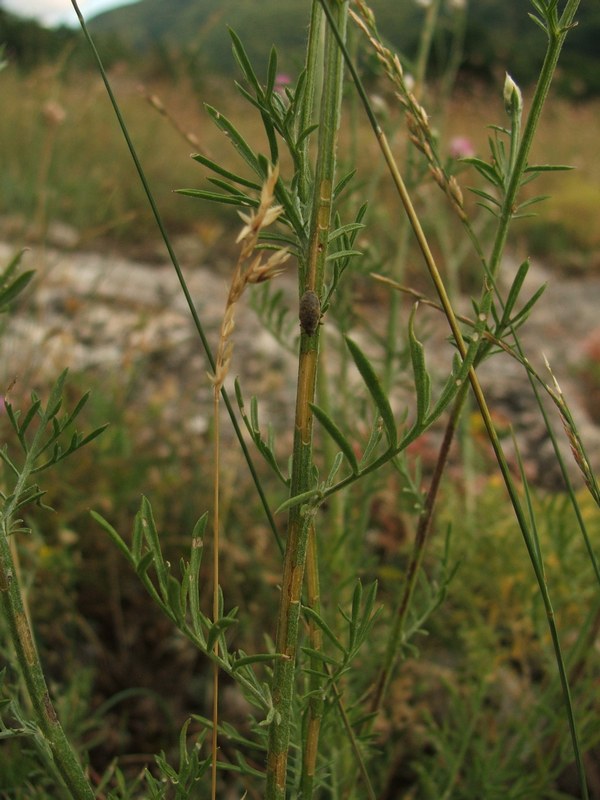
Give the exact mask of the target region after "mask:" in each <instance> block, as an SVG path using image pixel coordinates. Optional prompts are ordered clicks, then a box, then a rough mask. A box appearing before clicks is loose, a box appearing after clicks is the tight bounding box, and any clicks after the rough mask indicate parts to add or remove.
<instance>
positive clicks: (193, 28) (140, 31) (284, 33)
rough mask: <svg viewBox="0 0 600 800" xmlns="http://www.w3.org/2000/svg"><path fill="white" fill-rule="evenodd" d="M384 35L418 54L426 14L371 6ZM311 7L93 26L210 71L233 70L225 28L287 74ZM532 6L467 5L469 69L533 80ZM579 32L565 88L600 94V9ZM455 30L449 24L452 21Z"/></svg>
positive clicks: (146, 10) (132, 9)
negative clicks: (174, 50) (173, 52)
mask: <svg viewBox="0 0 600 800" xmlns="http://www.w3.org/2000/svg"><path fill="white" fill-rule="evenodd" d="M371 6H372V8H373V10H374V11H375V13H376V16H377V20H378V25H379V29H380V31H382V32H385V36H386V37H387V38H388V39H389V41H390V42H392V43H393V44H394V45H395V46H396V47H398V48H399V49H400V50H401V51H402V52H404V53H406V54H412V53H414V52H415V50H416V46H417V41H418V37H419V30H420V25H421V22H422V19H423V13H424V12H423V9H422V8H419V7H418V6H417V4H416V3H414V2H404V3H401V2H399V0H372V2H371ZM308 8H309V2H308V0H303V1H302V2H301V1H300V0H261V2H260V3H258V2H247V0H169V2H168V3H165V2H164V0H139V2H137V3H135V4H133V5H128V6H123V7H121V8H117V9H114V10H112V11H107V12H105V13H103V14H100V15H98V16H97V17H95V18H94V19H93V20H91V23H90V25H91V27H92V29H93V30H95V31H97V32H105V33H110V34H113V35H116V36H117V37H119V39H121V40H122V41H123V42H125V43H128V44H131V45H132V46H133V47H135V48H136V49H138V50H148V49H151V48H153V47H156V46H157V43H159V42H160V45H159V46H161V47H165V46H168V47H182V48H184V49H185V50H187V51H188V53H193V54H195V56H196V57H197V58H199V59H200V61H199V63H200V64H201V65H202V66H203V67H204V68H206V69H210V70H213V71H218V72H230V71H231V70H232V69H233V67H234V62H233V59H232V56H231V46H230V40H229V36H228V35H227V26H231V27H233V28H234V29H235V30H236V32H237V33H238V34H239V35H240V36H241V37H242V40H243V41H244V45H245V47H246V49H247V51H248V54H249V55H250V57H251V58H252V59H253V61H255V62H256V63H257V64H258V65H260V64H263V65H264V64H266V61H267V59H268V54H269V50H270V48H271V45H272V44H275V45H276V46H277V48H278V50H279V55H280V61H281V64H282V67H283V68H285V69H293V68H294V67H296V66H299V65H300V64H301V63H302V60H303V47H304V44H305V39H306V27H307V24H308ZM532 10H533V6H532V5H531V4H530V3H529V2H527V0H475V2H471V3H470V4H469V14H468V24H467V29H466V34H465V58H464V63H463V68H464V69H466V70H469V71H471V72H476V73H478V74H480V75H481V76H482V77H490V76H491V75H493V74H495V73H498V72H500V74H503V73H504V71H505V70H506V69H509V70H510V72H511V74H513V75H514V76H515V78H516V79H517V80H519V81H522V82H523V83H527V82H529V81H531V80H533V79H534V78H535V76H536V73H537V69H538V67H539V64H540V63H541V59H542V57H543V53H544V47H545V41H544V35H543V33H542V31H540V30H539V28H538V27H537V26H536V25H534V24H533V23H532V22H531V20H529V19H528V17H527V13H528V12H529V11H532ZM578 18H579V23H580V24H579V27H578V29H576V30H575V31H573V32H572V33H571V34H570V36H569V38H568V39H567V45H566V47H565V51H564V58H563V62H562V64H563V67H562V76H563V84H564V85H565V86H566V88H567V89H570V91H571V92H574V93H580V94H585V93H588V92H593V93H596V92H599V91H600V69H599V68H598V67H599V62H600V47H599V46H598V41H600V3H598V2H596V3H589V2H587V3H586V2H583V3H582V4H581V8H580V12H579V17H578ZM446 22H447V23H449V17H446ZM443 27H444V26H443V25H442V29H441V31H440V34H439V36H438V41H437V42H436V46H435V48H434V53H435V54H436V57H437V59H438V61H439V62H442V63H443V60H444V57H445V56H444V53H445V50H446V49H447V43H448V33H447V32H446V33H444V29H443Z"/></svg>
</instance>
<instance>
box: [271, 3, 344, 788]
mask: <svg viewBox="0 0 600 800" xmlns="http://www.w3.org/2000/svg"><path fill="white" fill-rule="evenodd" d="M332 8H333V11H332V13H333V14H334V17H335V21H336V29H338V30H341V31H345V28H346V20H347V13H348V6H347V2H342V3H340V2H337V0H336V2H334V3H333V4H332ZM324 63H325V67H324V78H323V92H322V96H321V114H320V125H319V135H318V155H317V165H316V169H315V178H314V189H313V199H312V213H311V225H310V239H309V246H308V247H309V250H308V257H307V261H306V264H305V265H302V264H301V268H300V272H299V292H300V296H302V295H303V294H304V292H306V291H314V292H316V294H317V295H318V296H321V293H322V288H323V279H324V272H325V260H326V257H327V242H328V236H329V228H330V221H331V204H332V191H333V185H334V183H333V182H334V177H335V151H336V142H337V135H338V127H339V118H340V107H341V95H342V78H343V59H342V56H341V53H340V51H339V48H338V47H337V45H336V42H335V39H334V36H333V34H332V31H331V28H330V27H328V28H327V30H326V35H325V62H324ZM319 336H320V333H319V327H318V326H317V330H316V331H315V332H314V333H312V334H310V335H309V334H307V333H306V332H304V331H302V334H301V337H300V353H299V358H298V385H297V390H296V412H295V428H294V450H293V457H292V475H291V485H290V496H292V497H295V496H296V495H298V494H301V493H303V492H306V491H307V490H309V489H310V488H311V487H312V485H313V481H314V477H313V459H312V432H313V416H312V411H311V409H310V404H311V403H313V402H314V398H315V390H316V377H317V363H318V352H319ZM313 524H314V510H311V509H308V510H307V509H305V508H304V507H303V506H298V505H296V506H293V507H292V508H291V509H290V513H289V518H288V533H287V542H286V551H285V557H284V565H283V579H282V588H281V600H280V606H279V615H278V622H277V636H276V642H275V648H276V651H277V652H278V653H281V654H283V655H284V656H285V659H282V660H281V661H278V662H277V663H276V664H275V667H274V673H273V683H272V695H273V706H274V711H275V714H274V719H273V721H272V723H271V726H270V730H269V749H268V755H267V783H266V793H265V798H266V800H283V798H284V797H285V793H286V783H287V760H288V749H289V741H290V725H291V719H292V706H293V700H294V684H295V675H296V656H297V647H298V633H299V630H298V627H299V626H298V623H299V616H300V605H301V603H300V600H301V593H302V584H303V580H304V570H305V563H306V551H307V546H308V538H309V535H310V530H311V527H312V526H313Z"/></svg>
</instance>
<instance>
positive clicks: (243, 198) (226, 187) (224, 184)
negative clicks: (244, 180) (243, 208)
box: [208, 178, 252, 205]
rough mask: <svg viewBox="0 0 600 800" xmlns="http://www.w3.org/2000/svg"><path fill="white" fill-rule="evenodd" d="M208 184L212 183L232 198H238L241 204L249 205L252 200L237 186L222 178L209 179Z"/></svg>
mask: <svg viewBox="0 0 600 800" xmlns="http://www.w3.org/2000/svg"><path fill="white" fill-rule="evenodd" d="M208 182H209V183H212V184H213V186H216V187H217V189H223V191H224V192H227V193H228V194H230V195H231V196H232V197H235V198H237V199H238V200H239V201H240V203H241V204H243V205H248V204H249V203H250V202H251V200H252V198H251V197H250V195H247V194H246V193H245V192H242V191H241V190H240V189H238V188H237V186H234V185H233V184H232V183H229V181H224V180H222V179H221V178H208Z"/></svg>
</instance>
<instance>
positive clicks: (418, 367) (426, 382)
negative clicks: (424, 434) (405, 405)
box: [408, 303, 431, 425]
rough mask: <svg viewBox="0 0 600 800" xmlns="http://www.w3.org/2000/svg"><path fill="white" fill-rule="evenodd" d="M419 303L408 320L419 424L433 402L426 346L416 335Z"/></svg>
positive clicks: (415, 305)
mask: <svg viewBox="0 0 600 800" xmlns="http://www.w3.org/2000/svg"><path fill="white" fill-rule="evenodd" d="M418 305H419V304H418V303H415V304H414V306H413V310H412V312H411V315H410V318H409V321H408V345H409V349H410V360H411V363H412V368H413V375H414V380H415V390H416V392H417V424H418V425H422V423H423V421H424V419H425V417H426V416H427V412H428V411H429V404H430V402H431V379H430V378H429V375H428V373H427V366H426V365H425V348H424V347H423V345H422V343H421V342H420V341H419V340H418V339H417V337H416V335H415V315H416V313H417V308H418Z"/></svg>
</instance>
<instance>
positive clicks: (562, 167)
mask: <svg viewBox="0 0 600 800" xmlns="http://www.w3.org/2000/svg"><path fill="white" fill-rule="evenodd" d="M572 169H575V167H572V166H569V165H568V164H531V165H530V166H529V167H525V170H524V172H568V171H570V170H572Z"/></svg>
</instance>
